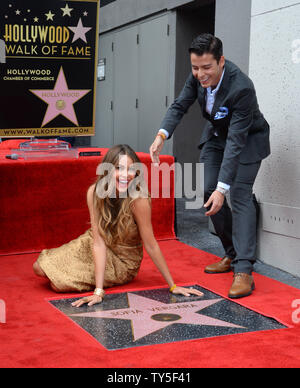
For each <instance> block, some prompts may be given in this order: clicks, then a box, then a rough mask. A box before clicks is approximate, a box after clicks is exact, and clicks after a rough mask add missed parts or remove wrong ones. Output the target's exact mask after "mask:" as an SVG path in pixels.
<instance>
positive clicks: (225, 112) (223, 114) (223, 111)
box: [215, 106, 229, 120]
mask: <svg viewBox="0 0 300 388" xmlns="http://www.w3.org/2000/svg"><path fill="white" fill-rule="evenodd" d="M228 112H229V111H228V108H226V106H221V107H220V108H219V112H217V113H216V115H215V120H221V119H224V118H225V117H226V116H228Z"/></svg>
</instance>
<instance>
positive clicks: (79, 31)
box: [69, 18, 92, 43]
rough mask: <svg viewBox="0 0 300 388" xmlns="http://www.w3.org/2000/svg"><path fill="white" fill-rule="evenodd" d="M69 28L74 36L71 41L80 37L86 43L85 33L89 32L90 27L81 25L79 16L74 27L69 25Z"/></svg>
mask: <svg viewBox="0 0 300 388" xmlns="http://www.w3.org/2000/svg"><path fill="white" fill-rule="evenodd" d="M69 29H70V30H71V31H72V32H74V37H73V40H72V43H74V42H76V40H78V39H81V40H83V41H84V42H85V43H87V40H86V36H85V34H86V33H87V32H89V31H90V30H91V29H92V27H83V24H82V20H81V18H80V19H79V21H78V24H77V26H76V27H69Z"/></svg>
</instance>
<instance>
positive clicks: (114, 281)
mask: <svg viewBox="0 0 300 388" xmlns="http://www.w3.org/2000/svg"><path fill="white" fill-rule="evenodd" d="M131 237H132V236H131ZM133 237H134V238H130V245H124V244H122V245H121V244H115V245H114V246H113V247H108V246H106V251H107V255H106V266H105V273H104V285H103V286H104V288H107V287H112V286H116V285H121V284H125V283H128V282H130V281H131V280H133V279H134V277H135V276H136V275H137V274H138V271H139V269H140V265H141V261H142V258H143V244H142V241H141V238H140V235H139V232H138V229H137V227H136V233H135V234H134V236H133ZM38 264H39V265H40V267H41V268H42V270H43V271H44V272H45V274H46V275H47V277H48V278H49V279H50V281H51V282H52V283H53V285H54V286H55V287H56V288H57V289H58V290H59V291H60V292H73V291H75V292H86V291H92V290H94V289H95V266H94V258H93V235H92V230H91V229H89V230H87V231H86V232H85V233H84V234H82V235H81V236H79V237H78V238H76V239H75V240H72V241H70V242H68V243H67V244H64V245H62V246H60V247H58V248H52V249H44V250H43V251H42V252H41V253H40V255H39V257H38Z"/></svg>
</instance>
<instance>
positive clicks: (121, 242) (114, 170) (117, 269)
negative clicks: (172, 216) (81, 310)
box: [33, 145, 202, 307]
mask: <svg viewBox="0 0 300 388" xmlns="http://www.w3.org/2000/svg"><path fill="white" fill-rule="evenodd" d="M137 166H138V167H137ZM141 166H142V164H141V161H140V160H139V158H138V156H137V155H136V153H135V152H134V151H133V150H132V149H131V148H130V147H129V146H127V145H118V146H114V147H113V148H111V149H110V150H109V151H108V152H107V154H106V155H105V157H104V158H103V161H102V163H101V164H100V165H99V166H98V169H97V174H98V178H97V180H96V183H95V184H93V185H92V186H90V188H89V189H88V192H87V204H88V208H89V212H90V221H91V229H89V230H88V231H86V232H85V233H84V234H83V235H81V236H80V237H78V238H77V239H75V240H72V241H71V242H69V243H67V244H64V245H62V246H61V247H58V248H53V249H45V250H43V251H42V252H41V254H40V255H39V257H38V259H37V261H36V262H35V263H34V265H33V270H34V272H35V274H36V275H38V276H42V277H47V278H48V279H49V280H50V285H51V287H52V289H53V290H54V291H56V292H70V291H77V292H86V291H92V290H94V293H93V295H91V296H88V297H85V298H82V299H79V300H77V301H76V302H74V303H73V305H74V306H76V307H80V306H81V305H83V304H84V303H88V305H89V306H92V305H94V304H96V303H100V302H101V301H102V300H103V297H104V295H105V292H104V288H106V287H112V286H115V285H120V284H125V283H128V282H130V281H131V280H132V279H133V278H134V277H135V276H136V275H137V273H138V271H139V268H140V265H141V261H142V258H143V244H144V247H145V250H146V251H147V253H148V254H149V256H150V257H151V259H152V260H153V262H154V264H155V265H156V267H157V268H158V270H159V271H160V272H161V274H162V275H163V277H164V278H165V280H166V282H167V283H168V285H169V287H170V292H172V293H174V294H181V295H185V296H189V295H191V294H194V295H198V296H201V295H202V293H201V292H200V291H198V290H195V289H186V288H183V287H177V286H176V285H175V284H174V281H173V279H172V276H171V274H170V271H169V269H168V266H167V263H166V261H165V259H164V256H163V254H162V252H161V250H160V247H159V245H158V243H157V241H156V239H155V237H154V234H153V228H152V223H151V200H150V198H149V195H148V190H147V188H146V186H145V182H144V181H143V179H142V176H143V174H142V168H141Z"/></svg>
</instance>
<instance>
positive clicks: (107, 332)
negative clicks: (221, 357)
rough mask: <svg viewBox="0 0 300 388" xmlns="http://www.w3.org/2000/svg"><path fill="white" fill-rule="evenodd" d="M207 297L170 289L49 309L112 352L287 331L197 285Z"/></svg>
mask: <svg viewBox="0 0 300 388" xmlns="http://www.w3.org/2000/svg"><path fill="white" fill-rule="evenodd" d="M193 287H194V288H197V289H199V290H200V291H202V292H203V293H204V296H203V297H198V296H193V297H183V296H179V295H176V296H175V295H173V294H170V293H169V291H168V290H167V289H158V290H145V291H137V292H128V293H120V294H107V295H106V297H105V299H104V301H103V303H101V304H99V305H95V306H93V307H87V306H83V307H81V308H80V309H78V308H76V307H73V306H71V303H72V302H73V301H74V300H75V299H74V298H72V299H60V300H52V301H50V303H51V304H52V305H54V306H55V307H56V308H58V309H59V310H60V311H62V312H63V313H64V314H65V315H67V316H68V317H69V318H71V319H72V320H73V321H74V322H76V323H77V324H78V325H79V326H81V327H82V328H83V329H84V330H86V331H87V332H89V333H90V334H91V335H92V336H93V337H95V338H96V339H97V340H98V341H99V342H100V343H101V344H102V345H103V346H105V347H106V348H107V349H109V350H114V349H124V348H129V347H135V346H143V345H150V344H158V343H167V342H177V341H183V340H189V339H198V338H208V337H215V336H221V335H229V334H239V333H246V332H252V331H261V330H275V329H281V328H284V327H285V326H283V325H282V324H280V323H278V322H276V321H275V320H273V319H271V318H267V317H264V316H262V315H260V314H258V313H256V312H254V311H251V310H249V309H247V308H245V307H243V306H240V305H239V304H237V303H235V302H232V301H230V300H228V299H224V298H222V297H220V296H219V295H216V294H214V293H212V292H211V291H208V290H206V289H204V288H201V287H199V286H198V285H196V286H193Z"/></svg>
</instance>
